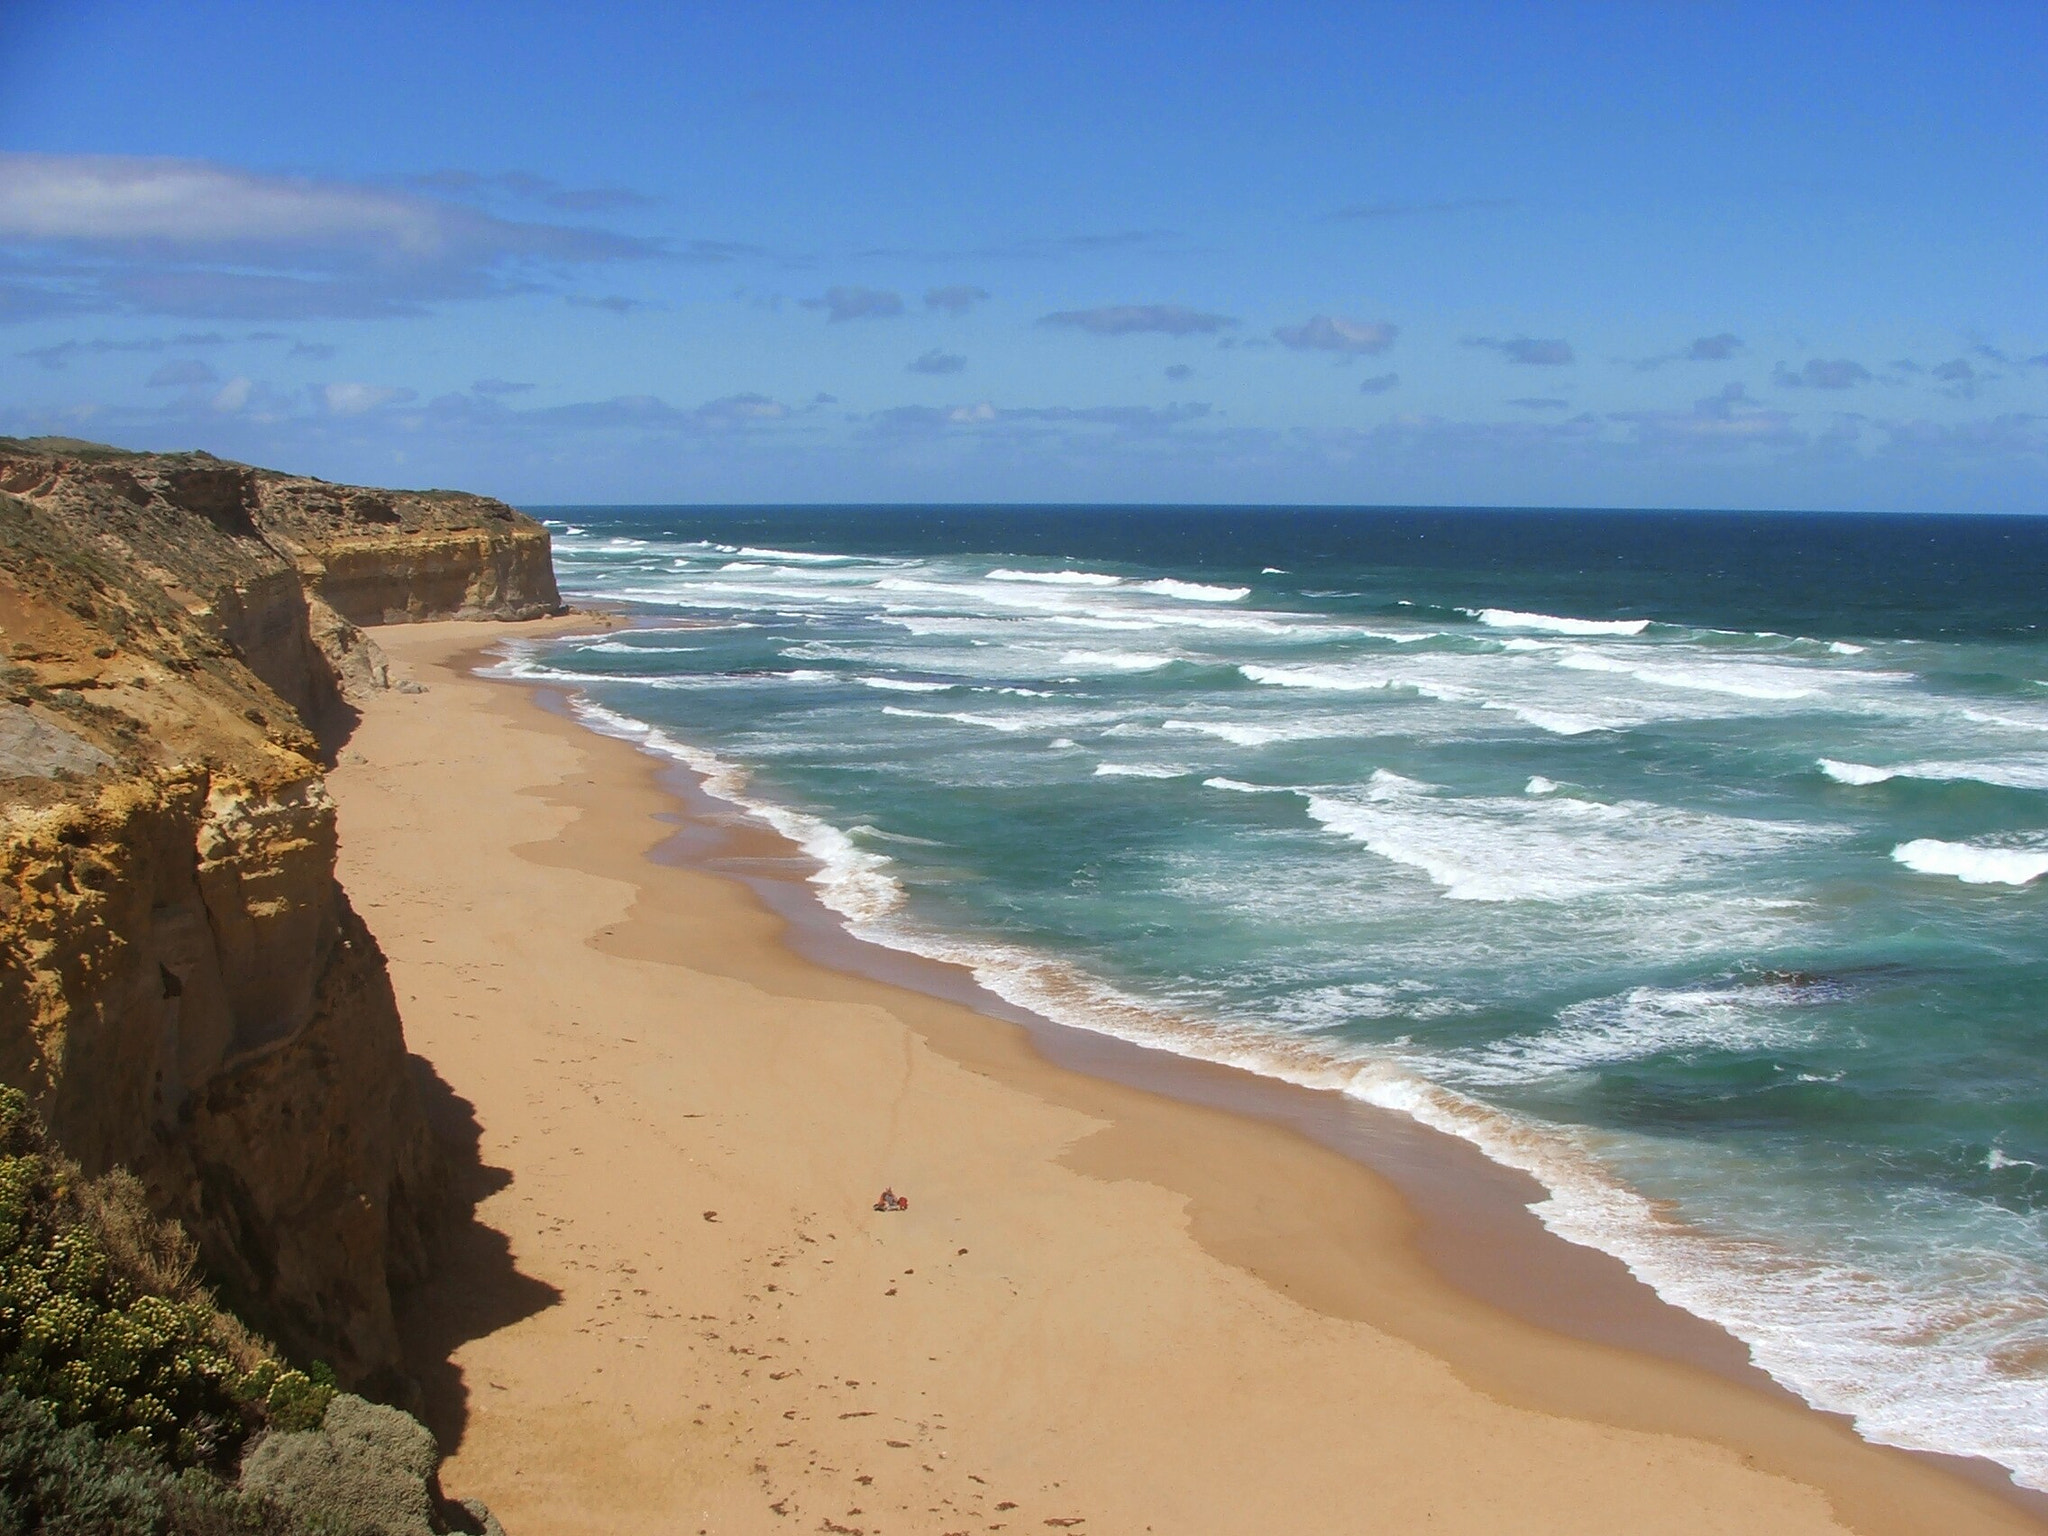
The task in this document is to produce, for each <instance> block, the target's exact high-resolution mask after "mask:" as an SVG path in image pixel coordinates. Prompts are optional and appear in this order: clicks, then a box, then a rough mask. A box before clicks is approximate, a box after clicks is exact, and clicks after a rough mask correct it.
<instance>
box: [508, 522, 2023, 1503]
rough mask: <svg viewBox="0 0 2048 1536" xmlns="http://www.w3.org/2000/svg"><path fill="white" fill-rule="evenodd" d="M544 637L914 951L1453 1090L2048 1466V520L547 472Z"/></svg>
mask: <svg viewBox="0 0 2048 1536" xmlns="http://www.w3.org/2000/svg"><path fill="white" fill-rule="evenodd" d="M547 515H549V516H550V517H551V518H552V519H553V520H554V521H553V526H554V529H555V535H556V560H557V567H558V570H559V571H560V573H561V576H562V584H563V589H564V592H565V593H566V594H568V595H570V596H571V597H572V598H582V599H605V600H608V601H611V602H615V603H619V604H623V605H625V606H628V607H630V608H632V609H634V610H636V611H638V612H639V613H641V614H643V615H644V616H645V617H646V619H647V620H648V621H649V622H650V626H651V627H649V628H647V629H644V630H635V631H629V632H626V633H621V634H614V635H611V636H607V637H585V638H582V639H575V638H571V639H566V640H562V641H558V642H549V643H546V644H540V645H534V646H531V647H527V648H525V649H523V650H522V651H521V652H520V653H519V654H518V655H517V656H516V657H515V658H514V660H513V661H512V662H511V663H510V664H509V670H511V671H514V672H516V673H518V674H520V675H524V676H529V677H535V678H551V679H555V680H557V681H560V682H563V683H565V684H567V685H569V686H570V687H571V688H572V689H573V690H575V693H576V695H577V697H578V699H579V700H580V706H579V707H580V708H581V709H582V711H583V714H584V717H585V718H586V719H587V720H588V721H589V722H590V723H591V724H593V725H595V726H597V727H598V728H600V729H605V730H609V731H612V732H614V733H616V734H621V735H625V736H628V737H631V738H633V739H636V740H639V741H640V742H641V743H642V744H643V745H645V746H647V747H648V748H649V749H650V750H656V751H665V752H668V753H671V754H672V755H675V756H677V757H679V758H682V759H683V760H685V761H688V762H691V763H693V764H695V765H696V766H697V767H698V768H700V769H701V770H703V771H704V772H705V773H706V774H707V776H708V778H709V781H710V783H711V786H712V787H713V789H714V790H715V791H716V792H718V793H722V794H725V795H727V796H729V797H730V798H733V799H735V800H738V801H740V802H741V803H744V804H748V805H751V806H754V807H756V808H758V809H759V810H761V812H762V813H763V814H764V815H767V816H768V817H769V818H770V819H771V820H773V821H775V822H776V823H777V825H779V826H781V827H782V828H783V830H785V831H786V832H788V833H790V834H791V835H792V836H794V837H796V838H797V839H798V840H799V841H800V842H802V843H803V844H804V846H805V847H806V848H808V849H809V850H810V851H811V852H812V853H813V854H814V855H815V856H816V857H817V858H818V860H819V862H820V870H819V873H818V875H817V883H818V886H819V890H820V894H821V896H822V897H823V899H824V900H825V901H826V902H827V904H828V905H831V906H833V907H834V908H836V909H837V910H838V911H840V912H841V913H843V914H844V915H845V916H846V918H847V919H848V921H849V923H850V924H851V925H852V926H853V927H854V928H855V929H856V930H857V931H859V932H862V933H864V934H866V935H868V936H870V937H874V938H876V939H878V940H880V941H882V942H885V943H890V944H894V945H897V946H898V947H901V948H905V949H910V950H914V951H917V952H920V953H924V954H930V955H935V956H940V957H944V958H948V959H954V960H960V961H963V962H965V963H968V964H970V965H972V966H974V967H975V968H976V970H977V972H978V973H979V974H980V976H981V977H982V979H983V981H984V982H985V983H987V984H988V985H989V986H991V987H992V988H993V989H994V990H996V991H997V992H999V993H1001V994H1003V995H1004V996H1007V997H1009V998H1011V999H1012V1000H1014V1001H1016V1002H1019V1003H1021V1004H1024V1005H1026V1006H1029V1007H1032V1008H1035V1009H1037V1010H1039V1011H1041V1012H1043V1013H1046V1014H1049V1015H1051V1016H1054V1017H1057V1018H1060V1019H1062V1020H1065V1021H1067V1022H1070V1023H1074V1024H1078V1025H1081V1026H1084V1027H1088V1028H1093V1029H1098V1030H1102V1031H1106V1032H1109V1033H1112V1034H1117V1035H1120V1036H1124V1037H1127V1038H1131V1039H1135V1040H1142V1041H1146V1042H1149V1043H1154V1044H1162V1045H1166V1046H1169V1047H1170V1048H1172V1049H1175V1050H1178V1051H1181V1052H1183V1053H1185V1054H1189V1055H1194V1056H1202V1057H1207V1058H1211V1059H1216V1060H1225V1061H1230V1062H1234V1063H1237V1064H1240V1065H1243V1066H1247V1067H1250V1068H1252V1069H1254V1070H1257V1071H1262V1072H1266V1073H1269V1074H1272V1075H1274V1076H1279V1077H1285V1078H1288V1079H1291V1080H1294V1081H1298V1082H1303V1083H1310V1084H1316V1085H1321V1086H1327V1087H1331V1088H1335V1089H1338V1090H1341V1091H1344V1092H1347V1093H1351V1094H1354V1095H1357V1096H1358V1097H1360V1098H1363V1099H1366V1100H1370V1101H1371V1102H1374V1103H1377V1104H1381V1105H1386V1106H1391V1107H1394V1108H1398V1109H1401V1110H1404V1111H1406V1112H1408V1113H1410V1114H1413V1115H1415V1116H1417V1117H1418V1118H1420V1119H1422V1120H1424V1121H1426V1122H1428V1123H1430V1124H1432V1125H1435V1126H1438V1127H1439V1128H1442V1129H1445V1130H1448V1131H1451V1132H1454V1133H1455V1134H1458V1135H1461V1136H1464V1137H1466V1138H1468V1139H1470V1140H1471V1141H1473V1142H1474V1143H1476V1144H1477V1145H1479V1146H1480V1147H1481V1148H1483V1149H1484V1150H1485V1151H1486V1152H1488V1153H1489V1154H1490V1155H1491V1156H1493V1157H1495V1158H1497V1159H1499V1160H1500V1161H1502V1162H1505V1163H1509V1164H1511V1165H1514V1166H1516V1167H1520V1168H1524V1169H1527V1170H1528V1171H1530V1172H1532V1173H1534V1174H1535V1175H1536V1176H1537V1177H1538V1178H1539V1179H1540V1180H1541V1181H1542V1182H1543V1183H1544V1184H1545V1186H1546V1187H1547V1188H1548V1189H1549V1190H1550V1191H1551V1195H1550V1198H1549V1199H1548V1200H1547V1201H1545V1202H1544V1204H1543V1205H1542V1206H1541V1207H1539V1214H1541V1215H1542V1217H1543V1219H1544V1220H1545V1221H1546V1222H1547V1223H1548V1224H1549V1225H1550V1226H1551V1227H1552V1228H1553V1229H1554V1230H1556V1231H1557V1232H1559V1233H1560V1234H1561V1235H1563V1236H1565V1237H1567V1238H1570V1239H1572V1240H1574V1241H1578V1242H1582V1243H1587V1244H1591V1245H1593V1246H1596V1247H1599V1248H1602V1249H1605V1250H1607V1251H1609V1252H1612V1253H1615V1254H1617V1255H1618V1256H1620V1257H1621V1258H1622V1259H1623V1260H1625V1261H1626V1262H1627V1263H1628V1264H1629V1265H1630V1267H1631V1268H1632V1269H1634V1270H1635V1272H1636V1273H1637V1274H1639V1275H1640V1276H1642V1278H1644V1279H1645V1280H1647V1281H1648V1282H1649V1283H1651V1284H1652V1285H1654V1286H1655V1287H1656V1288H1657V1289H1658V1290H1659V1291H1661V1292H1662V1293H1663V1294H1664V1295H1666V1296H1667V1297H1668V1298H1670V1299H1671V1300H1673V1301H1674V1302H1677V1303H1678V1304H1680V1305H1682V1306H1685V1307H1687V1308H1690V1309H1691V1310H1693V1311H1695V1312H1698V1313H1700V1314H1701V1315H1703V1316H1706V1317H1709V1318H1712V1319H1714V1320H1716V1321H1718V1322H1720V1323H1722V1324H1724V1325H1725V1326H1727V1327H1728V1328H1729V1329H1731V1330H1732V1331H1733V1332H1734V1333H1735V1334H1736V1335H1737V1336H1739V1337H1741V1338H1742V1339H1744V1340H1745V1341H1747V1342H1748V1344H1749V1345H1750V1347H1751V1349H1752V1351H1753V1352H1754V1354H1755V1357H1756V1359H1757V1361H1758V1363H1759V1364H1761V1365H1762V1366H1763V1367H1764V1368H1765V1369H1767V1370H1769V1371H1770V1372H1771V1373H1772V1374H1773V1375H1774V1376H1776V1377H1777V1378H1778V1379H1779V1380H1781V1381H1783V1382H1784V1383H1785V1384H1787V1385H1788V1386H1790V1387H1792V1388H1793V1389H1795V1390H1796V1391H1798V1392H1800V1393H1801V1394H1803V1395H1804V1396H1805V1397H1807V1398H1808V1399H1809V1400H1811V1401H1812V1402H1814V1403H1816V1404H1818V1405H1820V1406H1823V1407H1827V1408H1831V1409H1836V1410H1840V1411H1844V1412H1848V1413H1851V1414H1853V1415H1855V1417H1856V1419H1857V1421H1858V1423H1859V1426H1860V1427H1861V1428H1862V1430H1863V1431H1864V1433H1866V1434H1867V1435H1869V1436H1870V1437H1872V1438H1874V1439H1878V1440H1882V1441H1886V1442H1889V1443H1894V1444H1899V1445H1906V1446H1913V1447H1918V1448H1922V1449H1930V1450H1940V1451H1949V1452H1957V1453H1964V1454H1976V1455H1984V1456H1989V1457H1992V1458H1994V1459H1996V1460H1998V1461H2000V1462H2002V1463H2003V1464H2004V1465H2006V1466H2007V1467H2009V1468H2011V1469H2013V1470H2014V1472H2015V1473H2016V1474H2017V1476H2018V1477H2019V1479H2020V1480H2021V1481H2023V1482H2025V1483H2027V1484H2029V1485H2030V1486H2033V1487H2037V1488H2048V1241H2044V1239H2048V1228H2044V1214H2043V1213H2044V1208H2048V1050H2044V1044H2048V922H2044V917H2048V639H2044V636H2043V634H2042V633H2041V631H2040V629H2039V627H2038V626H2039V623H2040V621H2041V618H2042V609H2041V599H2042V596H2043V594H2044V592H2048V586H2044V582H2043V578H2044V575H2048V520H2041V519H2025V520H1998V519H1935V518H1861V517H1859V518H1846V517H1844V518H1812V517H1789V516H1788V517H1781V518H1766V517H1750V516H1744V517H1736V516H1730V515H1720V514H1647V513H1646V514H1633V513H1611V514H1597V515H1593V514H1582V515H1560V514H1533V513H1429V512H1413V513H1397V512H1351V513H1343V512H1336V513H1333V512H1306V511H1284V510H1270V511H1267V510H1255V511H1245V510H1239V511H1230V512H1222V511H1213V510H1207V511H1205V510H1193V509H1147V510H1135V511H1133V510H1122V511H1119V510H1107V509H1016V508H1006V509H984V510H975V509H948V510H922V511H920V510H914V509H898V510H889V509H836V510H835V509H810V510H802V511H796V510H791V511H749V510H744V509H711V510H706V509H600V508H578V509H553V510H551V511H550V512H549V513H548V514H547Z"/></svg>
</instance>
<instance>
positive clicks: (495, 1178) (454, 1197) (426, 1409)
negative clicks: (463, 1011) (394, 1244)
mask: <svg viewBox="0 0 2048 1536" xmlns="http://www.w3.org/2000/svg"><path fill="white" fill-rule="evenodd" d="M408 1061H409V1063H410V1065H411V1067H412V1072H413V1077H414V1079H415V1081H416V1082H417V1083H418V1084H419V1090H420V1098H421V1101H422V1103H423V1104H424V1105H425V1107H426V1112H427V1122H428V1124H429V1125H431V1126H432V1127H433V1131H434V1135H435V1137H436V1139H437V1140H438V1141H439V1142H440V1143H441V1149H442V1153H443V1155H444V1156H445V1157H446V1158H447V1160H448V1170H449V1174H448V1183H449V1191H448V1206H447V1209H446V1211H445V1213H444V1215H443V1216H442V1219H441V1221H440V1222H439V1223H438V1225H437V1230H436V1232H435V1234H434V1237H433V1239H432V1240H431V1242H430V1244H429V1248H428V1255H427V1257H428V1263H429V1266H430V1267H429V1274H428V1278H427V1280H426V1281H425V1282H424V1283H423V1284H420V1285H417V1286H413V1287H411V1288H409V1289H408V1290H406V1291H405V1292H403V1293H402V1294H400V1295H399V1296H398V1297H397V1298H396V1305H397V1313H398V1332H399V1337H400V1339H401V1341H402V1342H403V1344H404V1346H405V1357H406V1362H405V1363H406V1368H407V1369H408V1370H409V1371H410V1372H411V1373H412V1375H413V1376H414V1377H415V1378H416V1379H417V1380H418V1382H419V1384H420V1388H421V1391H422V1393H423V1396H424V1401H423V1403H422V1404H421V1406H420V1408H419V1409H417V1410H416V1411H417V1412H418V1413H419V1415H420V1417H421V1418H422V1419H424V1420H425V1421H426V1424H427V1427H428V1428H430V1429H432V1430H433V1432H434V1436H435V1438H436V1439H437V1440H439V1441H440V1442H441V1451H442V1454H443V1455H447V1454H450V1453H452V1452H454V1451H455V1450H456V1449H458V1448H459V1447H460V1446H461V1444H462V1437H463V1434H464V1432H465V1431H466V1430H467V1429H468V1427H469V1395H470V1385H469V1383H468V1382H467V1381H466V1380H465V1379H464V1378H463V1374H462V1369H461V1367H460V1366H458V1365H456V1363H455V1360H454V1355H455V1352H456V1351H457V1350H458V1349H460V1348H461V1347H462V1346H463V1345H464V1344H467V1343H468V1342H469V1341H470V1340H472V1339H479V1338H482V1337H483V1336H484V1335H485V1334H489V1333H495V1332H497V1331H498V1330H499V1329H500V1328H506V1327H510V1326H511V1325H512V1324H513V1323H516V1322H518V1321H520V1320H521V1319H522V1318H527V1317H531V1316H533V1315H534V1314H535V1313H536V1312H543V1311H545V1310H546V1309H547V1308H549V1307H552V1306H554V1305H555V1304H556V1303H557V1302H559V1301H560V1300H561V1299H562V1293H561V1292H560V1291H559V1290H557V1289H556V1288H555V1287H554V1286H552V1285H549V1284H547V1283H546V1282H545V1281H541V1280H535V1279H533V1278H532V1277H531V1276H528V1275H522V1274H521V1273H520V1272H519V1268H518V1265H517V1264H516V1263H515V1262H514V1260H513V1258H512V1247H511V1244H510V1242H509V1241H508V1240H507V1239H506V1237H505V1235H504V1234H503V1233H502V1232H499V1231H497V1230H495V1229H494V1228H492V1227H489V1226H487V1225H485V1224H484V1223H483V1222H482V1221H480V1220H479V1219H478V1218H477V1214H476V1211H477V1207H478V1206H479V1205H481V1204H482V1203H483V1201H484V1200H485V1199H486V1198H487V1197H489V1196H491V1195H493V1194H496V1193H497V1192H498V1191H499V1190H501V1189H503V1188H504V1187H505V1186H506V1185H508V1184H510V1183H511V1182H512V1175H511V1173H510V1172H509V1171H508V1170H506V1169H503V1168H493V1167H491V1166H490V1165H489V1164H487V1163H485V1162H484V1160H483V1156H482V1151H481V1147H482V1141H483V1129H482V1127H481V1126H479V1125H478V1124H477V1118H476V1109H475V1106H474V1105H472V1104H471V1103H470V1102H469V1100H467V1099H465V1098H463V1097H462V1096H461V1095H460V1094H458V1093H456V1091H455V1090H454V1089H453V1088H451V1087H449V1086H448V1084H447V1083H445V1082H444V1081H442V1079H441V1077H440V1076H439V1074H437V1073H436V1072H435V1071H434V1069H433V1066H432V1065H431V1064H430V1063H428V1062H427V1061H426V1060H425V1059H424V1058H422V1057H419V1056H412V1057H409V1058H408Z"/></svg>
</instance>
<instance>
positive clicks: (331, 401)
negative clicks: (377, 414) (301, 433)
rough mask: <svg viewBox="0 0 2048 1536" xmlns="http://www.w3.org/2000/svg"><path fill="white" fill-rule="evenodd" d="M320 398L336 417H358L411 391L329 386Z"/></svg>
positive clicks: (375, 386)
mask: <svg viewBox="0 0 2048 1536" xmlns="http://www.w3.org/2000/svg"><path fill="white" fill-rule="evenodd" d="M244 382H246V381H244ZM245 393H246V391H245ZM320 398H321V399H322V400H323V401H325V402H326V405H327V409H328V410H330V411H332V412H333V413H334V414H335V415H337V416H360V415H362V414H363V413H364V412H365V411H374V410H375V409H377V407H378V406H380V405H389V404H391V403H392V402H393V401H394V400H410V399H411V398H412V391H411V390H409V389H391V388H388V387H386V386H384V385H381V384H329V385H327V386H326V387H325V388H324V389H322V390H321V391H320Z"/></svg>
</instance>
